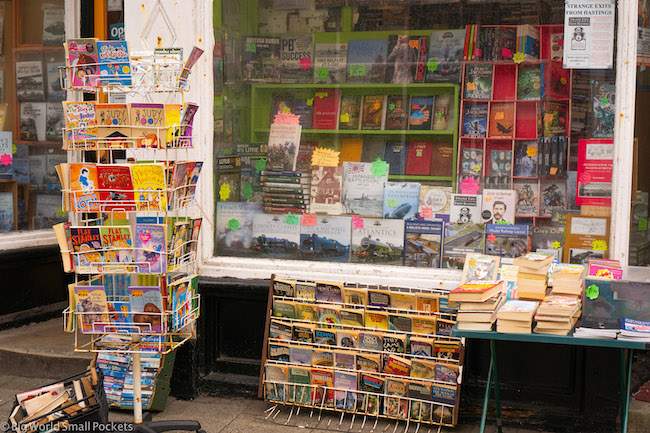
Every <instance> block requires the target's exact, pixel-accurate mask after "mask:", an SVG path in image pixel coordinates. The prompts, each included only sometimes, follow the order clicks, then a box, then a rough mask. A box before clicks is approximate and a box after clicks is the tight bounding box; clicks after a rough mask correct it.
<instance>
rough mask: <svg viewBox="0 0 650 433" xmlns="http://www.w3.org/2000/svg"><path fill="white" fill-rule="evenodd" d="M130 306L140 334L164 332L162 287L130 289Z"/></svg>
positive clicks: (132, 287) (136, 287)
mask: <svg viewBox="0 0 650 433" xmlns="http://www.w3.org/2000/svg"><path fill="white" fill-rule="evenodd" d="M136 231H137V228H136ZM129 305H130V308H131V314H133V322H134V323H137V324H138V327H139V328H140V332H142V333H144V334H160V333H162V332H163V326H162V322H163V320H162V313H163V312H164V308H163V300H162V295H161V293H160V287H156V286H131V287H129Z"/></svg>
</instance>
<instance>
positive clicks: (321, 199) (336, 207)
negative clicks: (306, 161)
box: [309, 166, 343, 215]
mask: <svg viewBox="0 0 650 433" xmlns="http://www.w3.org/2000/svg"><path fill="white" fill-rule="evenodd" d="M342 186H343V168H342V167H323V166H314V167H313V170H312V178H311V191H310V197H311V199H310V208H309V211H310V213H326V214H330V215H339V214H341V213H342V210H343V207H342V204H341V189H342Z"/></svg>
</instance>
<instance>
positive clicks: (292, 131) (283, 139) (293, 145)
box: [266, 124, 302, 171]
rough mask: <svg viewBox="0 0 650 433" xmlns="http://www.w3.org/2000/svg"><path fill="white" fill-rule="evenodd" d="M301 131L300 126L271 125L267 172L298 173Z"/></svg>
mask: <svg viewBox="0 0 650 433" xmlns="http://www.w3.org/2000/svg"><path fill="white" fill-rule="evenodd" d="M301 129H302V127H301V126H300V125H283V124H273V125H271V133H270V134H269V145H268V158H267V160H266V167H267V170H273V171H296V163H297V160H298V146H299V145H300V133H301Z"/></svg>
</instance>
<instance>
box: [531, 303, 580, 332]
mask: <svg viewBox="0 0 650 433" xmlns="http://www.w3.org/2000/svg"><path fill="white" fill-rule="evenodd" d="M581 306H582V301H581V300H580V299H579V298H576V297H575V296H547V297H546V298H544V301H542V303H541V304H540V306H539V308H538V309H537V313H536V314H535V321H536V322H537V325H536V326H535V332H536V333H538V334H553V335H567V334H568V333H569V331H571V329H573V326H574V325H575V324H576V322H577V321H578V318H579V317H580V314H581V313H582V309H581Z"/></svg>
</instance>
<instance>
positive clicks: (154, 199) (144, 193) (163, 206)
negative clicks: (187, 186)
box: [130, 164, 167, 211]
mask: <svg viewBox="0 0 650 433" xmlns="http://www.w3.org/2000/svg"><path fill="white" fill-rule="evenodd" d="M130 168H131V178H132V182H133V191H134V198H135V202H136V205H137V208H138V210H148V211H165V210H167V190H166V188H165V185H166V182H165V174H164V166H163V165H162V164H132V165H131V166H130Z"/></svg>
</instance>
